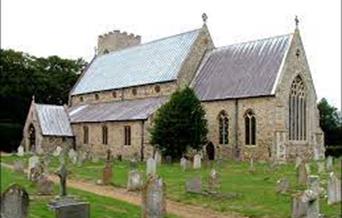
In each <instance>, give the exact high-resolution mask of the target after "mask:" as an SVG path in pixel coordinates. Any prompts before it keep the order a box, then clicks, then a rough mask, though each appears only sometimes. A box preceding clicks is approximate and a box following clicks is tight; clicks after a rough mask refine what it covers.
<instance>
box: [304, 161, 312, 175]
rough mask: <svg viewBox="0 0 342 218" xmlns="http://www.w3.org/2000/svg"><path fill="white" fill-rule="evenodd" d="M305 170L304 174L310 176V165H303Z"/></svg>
mask: <svg viewBox="0 0 342 218" xmlns="http://www.w3.org/2000/svg"><path fill="white" fill-rule="evenodd" d="M305 169H306V173H307V174H308V175H310V174H311V168H310V164H309V163H305Z"/></svg>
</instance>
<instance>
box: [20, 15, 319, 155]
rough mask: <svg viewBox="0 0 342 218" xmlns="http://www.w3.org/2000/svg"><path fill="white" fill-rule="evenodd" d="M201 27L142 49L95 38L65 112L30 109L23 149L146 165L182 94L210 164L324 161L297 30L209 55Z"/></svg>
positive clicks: (113, 35) (133, 42)
mask: <svg viewBox="0 0 342 218" xmlns="http://www.w3.org/2000/svg"><path fill="white" fill-rule="evenodd" d="M206 19H207V17H206V15H205V14H204V16H203V21H204V23H203V26H202V27H201V28H199V29H195V30H192V31H189V32H184V33H180V34H177V35H173V36H169V37H165V38H162V39H158V40H155V41H151V42H147V43H141V37H140V36H138V35H133V34H127V33H126V32H120V31H113V32H109V33H106V34H104V35H101V36H99V37H98V46H97V54H96V55H95V57H94V58H93V59H92V61H91V62H90V63H89V65H88V66H87V68H86V69H85V70H84V72H83V73H82V74H81V75H80V77H79V79H78V81H77V82H76V84H75V85H74V87H73V89H72V90H71V91H70V95H69V103H68V105H65V106H57V105H44V104H37V103H35V102H34V99H33V100H32V104H31V107H30V111H29V113H28V117H27V121H26V124H25V127H24V130H23V137H24V139H23V143H24V146H25V149H26V150H31V151H36V152H49V151H51V150H53V149H55V147H56V146H57V145H61V146H68V147H73V148H75V149H76V150H77V149H91V150H92V151H94V152H96V153H98V154H100V155H103V156H104V155H105V152H106V150H108V149H111V150H112V153H113V154H115V155H120V156H122V157H124V158H129V157H131V156H136V155H138V156H140V157H141V159H146V158H147V157H149V156H151V155H152V153H153V146H152V145H151V144H150V143H149V141H150V134H149V128H150V127H151V126H152V125H153V119H154V115H155V113H156V111H157V110H158V108H159V107H160V106H161V105H163V104H164V103H165V102H167V101H168V99H169V97H170V95H171V94H172V93H173V92H174V91H175V90H177V89H178V88H182V87H185V86H190V87H191V88H193V89H194V91H195V93H196V94H197V96H198V98H199V99H200V100H201V102H202V104H203V107H204V108H205V111H206V119H207V120H208V130H209V133H208V141H209V143H208V144H207V145H205V147H204V150H203V151H204V152H203V153H204V155H205V156H206V157H207V158H208V159H216V158H227V159H229V158H234V159H240V160H246V159H249V158H251V157H252V156H253V158H254V159H257V160H269V159H272V160H280V161H287V160H293V159H294V158H295V157H297V156H302V157H306V158H320V157H322V156H323V155H324V144H323V143H324V140H323V139H324V133H323V132H322V130H321V128H320V126H319V112H318V109H317V106H316V102H317V96H316V92H315V87H314V84H313V80H312V77H311V72H310V68H309V65H308V62H307V59H306V56H305V50H304V47H303V44H302V40H301V37H300V32H299V29H298V20H297V19H296V28H295V30H294V32H293V33H289V34H285V35H280V36H273V37H269V38H265V39H259V40H255V41H249V42H242V43H238V44H232V45H228V46H224V47H215V45H214V42H213V40H212V38H211V36H210V33H209V30H208V27H207V25H206Z"/></svg>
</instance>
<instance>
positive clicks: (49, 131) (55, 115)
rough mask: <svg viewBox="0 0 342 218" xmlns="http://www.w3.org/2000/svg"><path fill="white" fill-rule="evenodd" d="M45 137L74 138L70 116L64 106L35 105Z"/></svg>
mask: <svg viewBox="0 0 342 218" xmlns="http://www.w3.org/2000/svg"><path fill="white" fill-rule="evenodd" d="M35 107H36V111H37V114H38V120H39V123H40V127H41V129H42V134H43V135H52V136H73V133H72V129H71V126H70V121H69V118H68V114H67V112H66V110H65V108H64V107H63V106H58V105H47V104H35Z"/></svg>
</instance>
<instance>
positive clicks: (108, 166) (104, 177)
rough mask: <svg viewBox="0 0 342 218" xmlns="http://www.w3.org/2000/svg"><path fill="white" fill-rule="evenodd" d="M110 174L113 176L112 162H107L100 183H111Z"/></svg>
mask: <svg viewBox="0 0 342 218" xmlns="http://www.w3.org/2000/svg"><path fill="white" fill-rule="evenodd" d="M112 176H113V168H112V164H111V163H109V162H107V163H106V165H105V167H104V168H103V173H102V183H103V184H104V185H109V184H111V183H112Z"/></svg>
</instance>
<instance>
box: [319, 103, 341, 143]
mask: <svg viewBox="0 0 342 218" xmlns="http://www.w3.org/2000/svg"><path fill="white" fill-rule="evenodd" d="M318 110H319V116H320V126H321V128H322V130H323V131H324V133H325V144H326V145H328V146H334V145H340V146H341V145H342V117H341V113H339V112H338V110H337V108H335V107H333V106H332V105H330V104H329V103H328V101H327V100H326V99H325V98H322V99H321V100H320V102H319V103H318Z"/></svg>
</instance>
